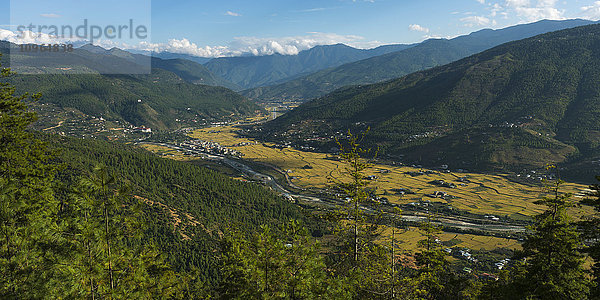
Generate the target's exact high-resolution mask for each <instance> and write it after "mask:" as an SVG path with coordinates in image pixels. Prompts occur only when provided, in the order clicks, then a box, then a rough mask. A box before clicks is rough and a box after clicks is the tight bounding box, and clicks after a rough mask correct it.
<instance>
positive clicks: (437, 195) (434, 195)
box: [425, 191, 456, 200]
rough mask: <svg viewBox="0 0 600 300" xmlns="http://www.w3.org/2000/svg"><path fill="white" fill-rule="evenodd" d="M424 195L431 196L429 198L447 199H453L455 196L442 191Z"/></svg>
mask: <svg viewBox="0 0 600 300" xmlns="http://www.w3.org/2000/svg"><path fill="white" fill-rule="evenodd" d="M425 196H427V197H431V198H442V199H444V200H449V199H454V198H456V197H455V196H452V195H450V194H448V193H446V192H442V191H435V192H433V193H431V194H426V195H425Z"/></svg>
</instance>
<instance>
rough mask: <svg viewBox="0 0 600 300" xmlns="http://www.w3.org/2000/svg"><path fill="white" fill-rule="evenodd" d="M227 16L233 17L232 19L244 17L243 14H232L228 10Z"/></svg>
mask: <svg viewBox="0 0 600 300" xmlns="http://www.w3.org/2000/svg"><path fill="white" fill-rule="evenodd" d="M225 15H226V16H232V17H241V16H242V15H241V14H239V13H236V12H232V11H229V10H228V11H227V12H226V13H225Z"/></svg>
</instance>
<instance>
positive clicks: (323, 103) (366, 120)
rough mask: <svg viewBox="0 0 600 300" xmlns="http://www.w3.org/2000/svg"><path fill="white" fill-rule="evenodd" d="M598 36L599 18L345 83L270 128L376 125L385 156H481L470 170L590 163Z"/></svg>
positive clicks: (434, 159)
mask: <svg viewBox="0 0 600 300" xmlns="http://www.w3.org/2000/svg"><path fill="white" fill-rule="evenodd" d="M599 34H600V25H590V26H583V27H578V28H574V29H567V30H563V31H558V32H553V33H548V34H544V35H540V36H536V37H533V38H529V39H526V40H522V41H517V42H512V43H508V44H504V45H501V46H498V47H496V48H493V49H491V50H488V51H485V52H483V53H480V54H477V55H474V56H471V57H468V58H465V59H463V60H460V61H458V62H455V63H452V64H449V65H446V66H442V67H437V68H433V69H430V70H427V71H422V72H417V73H414V74H411V75H408V76H405V77H402V78H399V79H396V80H392V81H388V82H385V83H380V84H375V85H368V86H357V87H351V88H347V89H343V90H339V91H336V92H333V93H331V94H329V95H328V96H325V97H321V98H318V99H315V100H313V101H311V102H309V103H306V104H304V105H302V106H300V107H299V108H298V109H295V110H293V111H292V112H290V113H288V114H286V115H283V116H282V117H280V118H278V119H276V120H274V121H272V122H270V123H267V124H266V126H265V128H264V129H265V130H267V131H270V134H271V136H273V135H274V134H276V135H278V136H281V134H283V133H284V132H286V131H288V130H292V131H294V130H298V127H296V128H294V127H293V126H292V125H294V126H299V125H300V126H301V127H302V126H305V128H311V126H314V127H313V129H312V130H304V132H312V131H316V132H323V134H321V135H322V136H327V135H330V134H331V133H335V132H336V131H341V132H345V131H346V130H347V129H348V128H351V129H360V128H365V127H367V126H370V127H371V128H372V130H371V136H370V139H371V141H372V142H373V143H377V144H378V145H379V146H380V147H381V149H382V153H386V154H397V153H400V152H401V153H403V154H406V155H407V157H408V158H410V159H412V160H419V159H420V160H422V161H423V162H427V163H430V164H434V163H435V164H440V163H446V164H451V165H457V162H461V161H465V158H468V157H475V158H476V160H475V161H473V162H472V163H473V165H470V166H467V167H469V168H476V167H479V168H483V169H488V170H489V169H494V168H499V169H503V168H505V167H511V166H513V167H518V166H525V167H540V166H543V165H544V163H560V162H565V161H567V160H576V159H579V160H581V159H585V160H586V161H589V160H592V159H594V158H595V157H597V156H598V155H600V153H599V152H598V150H599V149H598V139H597V132H598V130H599V129H600V123H598V120H600V118H599V117H598V109H599V107H598V103H599V102H598V101H597V99H598V92H599V91H598V85H597V84H596V83H597V82H598V81H599V80H600V78H599V77H598V75H599V73H598V64H600V61H599V60H598V57H599V56H598V55H599V51H600V44H599V43H600V39H599V38H598V37H599ZM319 124H322V125H319ZM319 126H320V127H319ZM314 128H316V129H314ZM290 132H291V131H290ZM284 136H285V134H284ZM298 136H299V137H298V139H299V140H301V139H302V138H303V137H302V135H301V134H299V135H298ZM540 151H541V152H540ZM540 153H545V154H540ZM544 158H545V160H546V161H542V160H543V159H544ZM467 161H468V160H467ZM456 167H460V166H456Z"/></svg>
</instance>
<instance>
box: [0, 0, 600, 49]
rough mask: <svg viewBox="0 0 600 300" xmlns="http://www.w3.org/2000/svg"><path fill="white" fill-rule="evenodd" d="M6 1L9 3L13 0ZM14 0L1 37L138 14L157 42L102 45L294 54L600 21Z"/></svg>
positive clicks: (532, 12) (538, 8) (500, 11)
mask: <svg viewBox="0 0 600 300" xmlns="http://www.w3.org/2000/svg"><path fill="white" fill-rule="evenodd" d="M1 1H3V2H2V3H3V5H5V7H7V6H9V1H7V0H1ZM150 2H151V5H150ZM12 4H13V7H12V11H13V15H12V16H11V15H10V14H8V13H7V12H8V8H6V9H2V7H0V11H1V12H0V24H1V25H3V26H2V27H0V38H2V37H6V36H7V32H6V31H7V30H12V31H14V29H15V28H14V26H13V27H12V28H11V27H9V26H7V25H9V24H12V25H15V24H22V23H26V22H36V23H40V24H44V22H46V23H49V24H78V23H81V22H82V21H81V20H82V19H83V18H87V19H90V20H93V22H95V23H94V24H99V25H102V26H106V25H107V24H121V23H124V22H125V21H127V20H128V19H129V18H134V19H135V20H136V21H139V22H140V23H149V24H150V23H151V29H152V31H151V41H146V42H145V43H143V44H139V41H132V40H129V41H123V40H119V41H111V40H104V41H102V40H101V41H99V42H98V43H99V44H100V45H103V46H111V45H116V46H122V47H125V46H126V47H131V48H138V49H142V48H146V49H155V50H168V51H173V52H182V53H189V54H194V55H199V56H223V55H225V56H228V55H239V54H241V53H247V52H249V53H254V54H271V53H282V54H294V53H297V52H298V51H301V50H304V49H307V48H310V47H313V46H315V45H319V44H333V43H340V42H341V43H345V44H349V45H351V46H355V47H361V48H370V47H375V46H378V45H382V44H393V43H413V42H419V41H422V40H424V39H426V38H431V37H454V36H457V35H462V34H467V33H470V32H472V31H475V30H479V29H482V28H503V27H507V26H510V25H514V24H519V23H528V22H533V21H537V20H541V19H570V18H585V19H593V20H598V19H600V1H595V0H568V1H560V0H452V1H449V0H419V1H412V0H411V1H408V0H318V1H317V0H301V1H292V0H254V1H248V0H220V1H214V0H211V1H206V0H200V1H198V0H177V1H173V0H153V1H150V0H121V1H116V0H106V1H101V2H100V1H82V0H79V1H75V0H54V1H42V0H14V1H13V3H12ZM150 7H151V10H150ZM10 17H12V22H11V20H10ZM150 18H151V22H150ZM2 30H4V33H2ZM2 34H4V35H2ZM5 39H8V38H5ZM119 43H121V44H119ZM123 43H124V44H125V45H123Z"/></svg>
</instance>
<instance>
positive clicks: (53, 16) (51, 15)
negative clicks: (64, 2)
mask: <svg viewBox="0 0 600 300" xmlns="http://www.w3.org/2000/svg"><path fill="white" fill-rule="evenodd" d="M40 16H42V17H44V18H60V17H61V15H58V14H40Z"/></svg>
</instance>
